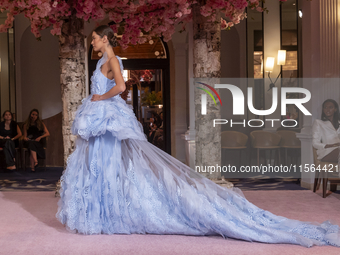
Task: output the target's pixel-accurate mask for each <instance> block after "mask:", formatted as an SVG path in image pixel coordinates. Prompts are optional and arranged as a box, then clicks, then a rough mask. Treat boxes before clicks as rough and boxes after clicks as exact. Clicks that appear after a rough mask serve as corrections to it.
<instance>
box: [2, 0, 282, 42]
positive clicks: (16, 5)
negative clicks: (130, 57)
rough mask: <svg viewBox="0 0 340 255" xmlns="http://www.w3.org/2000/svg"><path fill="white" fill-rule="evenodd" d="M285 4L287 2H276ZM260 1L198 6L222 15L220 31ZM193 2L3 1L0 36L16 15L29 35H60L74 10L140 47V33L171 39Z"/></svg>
mask: <svg viewBox="0 0 340 255" xmlns="http://www.w3.org/2000/svg"><path fill="white" fill-rule="evenodd" d="M279 1H286V0H279ZM260 2H261V0H206V2H205V4H204V5H203V6H201V9H200V11H201V14H202V15H203V16H205V17H208V20H210V21H214V20H216V13H217V12H223V13H224V14H225V17H226V18H227V20H221V28H222V29H227V28H230V27H232V26H234V25H235V24H238V23H239V22H240V21H241V20H243V19H244V18H245V17H246V14H245V10H246V8H247V7H248V8H251V9H256V10H257V11H260V12H261V11H263V9H262V7H261V6H260ZM196 3H197V1H196V0H135V1H130V0H115V1H113V0H73V1H68V0H2V1H1V7H0V11H1V12H3V11H7V12H8V13H7V19H6V21H5V23H4V24H1V25H0V32H6V31H7V29H8V28H11V27H12V26H13V20H14V17H15V15H17V14H20V13H24V15H25V17H27V18H28V19H29V20H30V22H31V30H32V33H33V34H34V35H35V36H36V37H37V38H39V37H40V31H41V30H43V29H45V28H48V27H51V26H52V30H51V33H52V34H53V35H61V27H62V25H63V22H64V21H65V19H68V18H69V17H70V15H71V13H72V10H75V13H76V17H77V18H80V19H83V20H85V21H87V20H90V19H92V20H95V21H100V20H103V19H104V18H105V16H106V14H107V15H108V17H109V19H110V20H112V21H114V22H115V23H116V25H114V26H112V28H113V29H114V31H115V32H117V31H118V27H119V26H121V27H123V31H124V35H123V36H122V38H121V39H120V40H119V43H120V45H121V46H123V47H124V48H125V47H127V45H128V44H137V43H142V42H143V41H145V40H146V39H142V38H141V37H140V34H141V33H144V34H148V37H147V39H150V38H151V37H153V36H163V38H164V40H165V41H168V40H170V39H171V36H172V34H173V33H174V32H175V25H176V24H178V23H183V28H185V23H187V22H189V21H190V20H191V19H192V13H191V9H192V6H193V4H196Z"/></svg>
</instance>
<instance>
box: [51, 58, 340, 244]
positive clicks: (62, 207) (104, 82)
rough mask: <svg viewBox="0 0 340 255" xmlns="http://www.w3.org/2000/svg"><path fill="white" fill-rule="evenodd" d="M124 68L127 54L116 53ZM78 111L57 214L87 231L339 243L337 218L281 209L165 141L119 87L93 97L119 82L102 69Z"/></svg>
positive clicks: (73, 228)
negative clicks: (265, 206)
mask: <svg viewBox="0 0 340 255" xmlns="http://www.w3.org/2000/svg"><path fill="white" fill-rule="evenodd" d="M117 58H118V60H119V62H120V65H121V70H123V66H122V61H121V59H120V58H119V57H117ZM106 61H107V55H106V53H105V54H104V55H103V57H102V58H101V59H100V60H99V61H98V63H97V67H96V70H95V71H94V74H93V76H92V78H91V81H92V87H91V95H90V96H89V97H87V98H85V99H84V100H83V103H82V105H81V106H80V107H79V109H78V110H77V112H76V117H75V121H74V123H73V126H72V132H73V134H75V135H78V138H77V141H76V149H75V151H74V152H73V153H72V154H71V156H70V157H69V158H68V161H67V168H66V170H65V171H64V172H63V175H62V177H61V190H60V196H61V199H60V200H59V202H58V212H57V214H56V217H57V218H58V220H59V221H60V222H61V223H63V224H65V225H66V227H67V229H68V230H70V231H74V232H78V233H83V234H132V233H136V234H147V233H150V234H180V235H221V236H223V237H231V238H236V239H243V240H247V241H258V242H266V243H291V244H300V245H303V246H306V247H310V246H313V245H334V246H340V236H339V227H338V225H332V224H331V223H330V222H329V221H325V222H323V223H322V224H314V223H308V222H302V221H297V220H291V219H287V218H285V217H281V216H276V215H274V214H272V213H270V212H268V211H265V210H262V209H260V208H258V207H257V206H255V205H254V204H252V203H250V202H249V201H248V200H247V199H245V198H244V196H243V194H242V192H241V191H240V190H239V189H235V188H234V189H227V188H223V187H221V186H219V185H216V184H215V183H214V182H212V181H210V180H209V179H206V178H204V177H203V176H201V175H200V174H198V173H196V172H195V171H194V170H192V169H191V168H189V167H188V166H186V165H185V164H183V163H181V162H180V161H178V160H177V159H175V158H173V157H171V156H170V155H169V154H167V153H165V152H164V151H162V150H160V149H158V148H157V147H155V146H154V145H152V144H151V143H149V142H148V141H147V139H146V136H145V135H144V133H143V128H142V125H141V124H140V123H139V122H138V120H137V119H136V118H135V115H134V112H133V111H132V109H131V108H130V107H129V106H128V105H127V104H126V103H125V101H124V100H123V99H122V98H121V97H120V95H117V96H114V97H112V98H110V99H106V100H103V101H97V102H91V97H92V95H93V94H104V93H105V92H107V91H109V90H110V89H111V88H112V87H113V86H115V81H114V80H109V79H108V78H106V77H105V76H104V75H103V74H102V73H101V66H102V65H103V64H104V63H105V62H106Z"/></svg>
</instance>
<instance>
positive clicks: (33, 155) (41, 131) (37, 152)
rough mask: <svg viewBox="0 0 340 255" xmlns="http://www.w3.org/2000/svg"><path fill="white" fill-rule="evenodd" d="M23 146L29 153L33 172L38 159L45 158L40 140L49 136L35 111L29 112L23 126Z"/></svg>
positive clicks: (37, 112)
mask: <svg viewBox="0 0 340 255" xmlns="http://www.w3.org/2000/svg"><path fill="white" fill-rule="evenodd" d="M23 132H24V141H25V143H24V146H25V147H26V148H28V150H29V151H30V166H31V171H32V172H34V171H35V168H36V167H37V166H38V158H41V159H44V158H45V150H44V145H43V143H42V140H41V139H42V138H44V137H48V136H50V133H49V132H48V130H47V128H46V126H45V124H44V123H43V122H42V120H40V118H39V111H38V110H37V109H33V110H31V112H30V114H29V116H28V118H27V120H26V121H25V123H24V126H23Z"/></svg>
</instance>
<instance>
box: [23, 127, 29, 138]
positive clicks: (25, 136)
mask: <svg viewBox="0 0 340 255" xmlns="http://www.w3.org/2000/svg"><path fill="white" fill-rule="evenodd" d="M22 130H23V131H24V141H28V138H27V130H26V125H24V126H23V127H22Z"/></svg>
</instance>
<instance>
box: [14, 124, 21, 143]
mask: <svg viewBox="0 0 340 255" xmlns="http://www.w3.org/2000/svg"><path fill="white" fill-rule="evenodd" d="M17 133H18V134H17V135H16V136H14V137H13V138H12V140H16V139H18V138H19V137H20V136H22V133H21V130H20V128H19V125H17Z"/></svg>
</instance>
